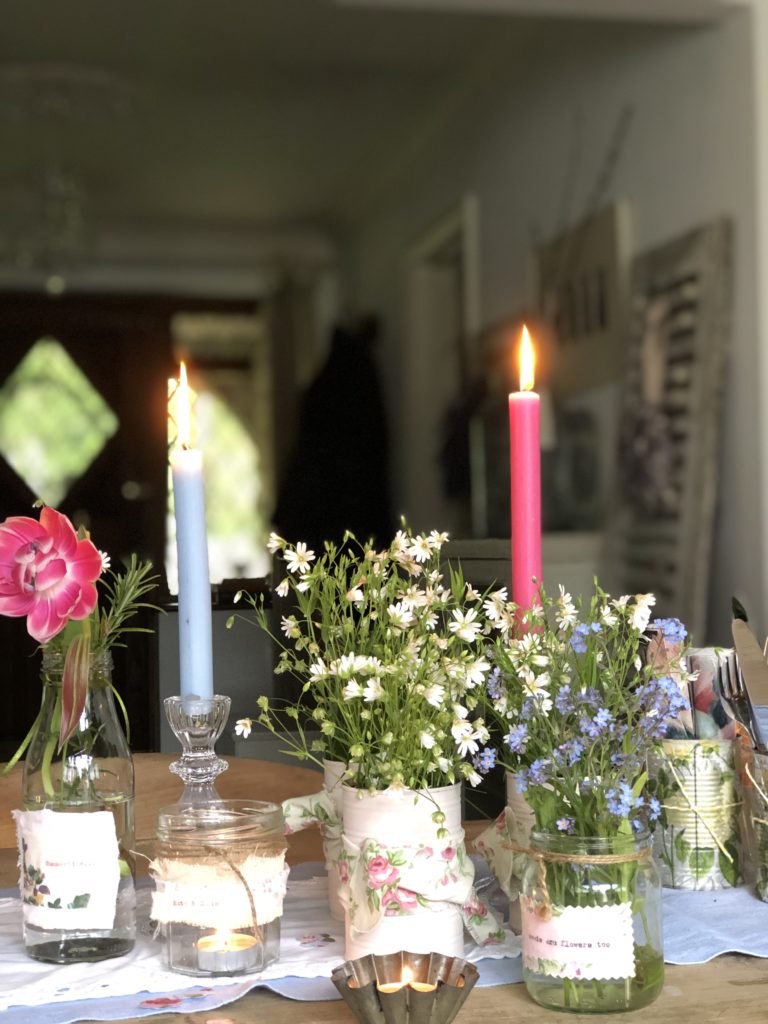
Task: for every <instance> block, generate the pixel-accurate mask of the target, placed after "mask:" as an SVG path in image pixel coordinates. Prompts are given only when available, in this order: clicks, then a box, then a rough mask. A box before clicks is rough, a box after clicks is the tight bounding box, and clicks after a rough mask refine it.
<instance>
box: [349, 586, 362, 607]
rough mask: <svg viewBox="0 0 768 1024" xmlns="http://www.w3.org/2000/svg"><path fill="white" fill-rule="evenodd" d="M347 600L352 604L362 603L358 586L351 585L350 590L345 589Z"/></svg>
mask: <svg viewBox="0 0 768 1024" xmlns="http://www.w3.org/2000/svg"><path fill="white" fill-rule="evenodd" d="M347 600H348V601H352V602H353V603H354V604H362V602H363V600H364V598H363V592H362V590H361V589H360V587H352V589H351V590H348V591H347Z"/></svg>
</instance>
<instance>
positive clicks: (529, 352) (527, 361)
mask: <svg viewBox="0 0 768 1024" xmlns="http://www.w3.org/2000/svg"><path fill="white" fill-rule="evenodd" d="M535 365H536V353H535V352H534V350H533V344H532V342H531V336H530V334H529V333H528V328H527V327H526V326H525V324H523V334H522V337H521V338H520V390H521V391H533V371H534V367H535Z"/></svg>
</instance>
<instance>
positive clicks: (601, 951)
mask: <svg viewBox="0 0 768 1024" xmlns="http://www.w3.org/2000/svg"><path fill="white" fill-rule="evenodd" d="M520 902H521V907H522V915H523V917H522V923H523V967H525V968H527V969H528V970H529V971H535V972H536V973H537V974H546V975H549V976H551V977H554V978H573V979H577V978H584V979H588V980H603V981H607V980H609V979H611V978H634V976H635V952H634V933H633V929H632V905H631V903H619V904H617V905H616V906H609V907H560V906H550V905H548V904H543V903H537V902H534V901H533V900H530V899H527V898H521V901H520Z"/></svg>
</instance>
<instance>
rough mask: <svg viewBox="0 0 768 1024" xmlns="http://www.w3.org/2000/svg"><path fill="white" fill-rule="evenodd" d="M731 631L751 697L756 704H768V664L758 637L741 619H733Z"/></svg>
mask: <svg viewBox="0 0 768 1024" xmlns="http://www.w3.org/2000/svg"><path fill="white" fill-rule="evenodd" d="M731 632H732V633H733V643H734V646H735V648H736V653H737V654H738V656H739V665H740V666H741V671H742V673H743V675H744V682H745V684H746V687H747V693H748V694H749V699H750V700H751V701H752V703H753V704H755V705H763V706H765V705H768V664H767V663H766V661H765V658H764V657H763V652H762V649H761V648H760V644H759V643H758V642H757V637H756V636H755V634H754V633H753V632H752V630H751V629H750V628H749V626H748V625H747V624H746V622H742V621H741V619H734V620H733V622H732V623H731Z"/></svg>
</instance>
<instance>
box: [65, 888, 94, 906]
mask: <svg viewBox="0 0 768 1024" xmlns="http://www.w3.org/2000/svg"><path fill="white" fill-rule="evenodd" d="M90 901H91V894H90V893H89V892H82V893H80V894H79V895H78V896H75V898H74V899H73V900H72V902H71V903H68V904H67V909H68V910H82V909H83V907H87V906H88V904H89V903H90Z"/></svg>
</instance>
